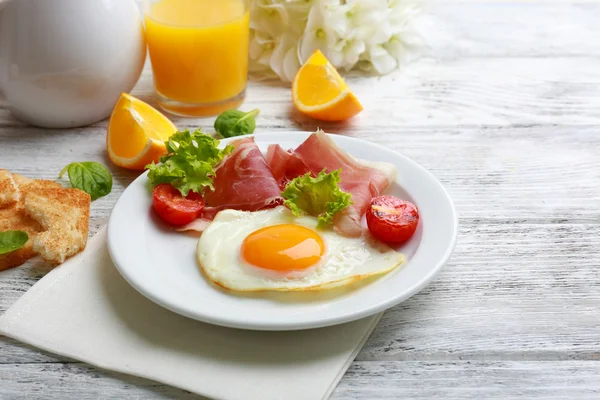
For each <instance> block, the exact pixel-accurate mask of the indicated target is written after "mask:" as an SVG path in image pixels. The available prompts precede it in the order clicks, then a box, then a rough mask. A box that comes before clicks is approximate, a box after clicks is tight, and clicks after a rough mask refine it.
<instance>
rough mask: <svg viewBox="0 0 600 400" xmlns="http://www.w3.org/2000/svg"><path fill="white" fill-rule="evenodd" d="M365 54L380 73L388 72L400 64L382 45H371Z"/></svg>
mask: <svg viewBox="0 0 600 400" xmlns="http://www.w3.org/2000/svg"><path fill="white" fill-rule="evenodd" d="M365 55H366V59H367V60H368V61H370V63H371V65H372V67H373V69H375V71H377V72H378V73H379V74H382V75H384V74H387V73H389V72H391V71H393V70H394V69H396V67H397V66H398V61H397V60H396V59H395V58H394V57H392V55H391V54H390V53H389V52H388V51H387V50H386V49H385V48H384V47H383V46H381V45H373V46H371V47H369V48H368V49H367V51H366V53H365Z"/></svg>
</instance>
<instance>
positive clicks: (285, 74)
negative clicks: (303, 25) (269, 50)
mask: <svg viewBox="0 0 600 400" xmlns="http://www.w3.org/2000/svg"><path fill="white" fill-rule="evenodd" d="M298 40H299V37H298V36H296V35H294V34H292V33H284V34H283V36H282V37H281V38H280V40H279V42H278V43H277V47H275V50H274V51H273V54H272V56H271V62H270V65H271V69H272V70H273V71H274V72H275V73H276V74H277V76H279V77H280V78H281V79H282V80H283V81H286V82H290V81H292V80H293V79H294V76H295V75H296V72H297V71H298V69H299V68H300V60H299V59H298Z"/></svg>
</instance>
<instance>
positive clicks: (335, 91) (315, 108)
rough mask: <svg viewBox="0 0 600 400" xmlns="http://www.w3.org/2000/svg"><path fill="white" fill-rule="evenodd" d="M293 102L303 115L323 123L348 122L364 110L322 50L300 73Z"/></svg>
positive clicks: (293, 90)
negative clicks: (347, 120)
mask: <svg viewBox="0 0 600 400" xmlns="http://www.w3.org/2000/svg"><path fill="white" fill-rule="evenodd" d="M292 100H293V101H294V105H295V106H296V108H297V109H298V110H299V111H300V112H302V113H303V114H306V115H308V116H309V117H312V118H315V119H319V120H322V121H344V120H346V119H348V118H351V117H353V116H355V115H356V114H358V113H359V112H361V111H362V109H363V107H362V105H361V104H360V102H359V101H358V99H357V98H356V97H355V96H354V94H353V93H352V92H351V91H350V89H349V88H348V85H347V84H346V82H344V79H342V77H341V76H340V74H338V72H337V71H336V69H335V67H334V66H333V65H331V63H330V62H329V61H328V60H327V58H326V57H325V56H324V55H323V53H321V51H320V50H316V51H315V52H314V53H313V54H312V56H310V58H309V59H308V60H306V62H305V63H304V65H303V66H302V67H301V68H300V70H299V71H298V72H297V73H296V77H295V78H294V83H293V85H292Z"/></svg>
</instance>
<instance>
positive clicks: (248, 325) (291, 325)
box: [107, 131, 459, 331]
mask: <svg viewBox="0 0 600 400" xmlns="http://www.w3.org/2000/svg"><path fill="white" fill-rule="evenodd" d="M312 133H313V132H308V131H282V132H264V133H258V134H252V135H245V136H244V137H253V138H258V139H259V140H261V136H267V135H268V136H282V135H288V136H287V137H288V138H289V135H294V136H297V137H298V139H299V140H302V138H304V139H305V138H307V137H308V136H309V135H310V134H312ZM327 135H328V136H329V137H331V138H332V139H333V140H334V141H336V142H337V140H338V138H339V140H341V141H342V142H343V141H350V142H354V143H368V144H369V146H372V147H375V148H379V149H381V150H383V151H385V152H390V151H392V152H394V153H395V156H397V157H400V158H402V159H404V161H405V162H408V163H410V164H412V166H413V167H416V168H417V169H419V170H420V172H421V173H423V174H425V175H428V177H429V178H430V180H431V181H432V182H434V183H435V185H436V186H438V189H441V192H442V193H443V195H444V200H445V201H446V202H447V205H448V206H449V208H450V211H451V214H452V216H451V217H452V218H451V220H452V223H453V227H452V228H453V229H452V237H451V239H450V242H448V244H447V246H446V249H445V252H444V254H443V256H442V257H441V258H440V259H439V260H438V261H437V263H436V264H435V266H433V267H432V268H430V270H429V272H428V273H427V274H426V275H425V276H424V277H423V278H422V279H420V280H419V281H418V282H417V283H415V284H414V285H412V286H411V287H409V289H407V290H405V291H404V292H403V294H402V295H399V296H390V297H389V298H388V299H387V300H386V301H382V302H379V303H377V304H374V305H371V306H370V307H366V308H365V309H363V310H360V311H355V312H348V313H345V314H342V315H335V316H331V317H329V318H323V319H321V320H318V321H313V320H305V321H298V322H283V323H281V322H279V323H278V322H265V323H252V322H244V321H237V322H236V321H232V320H231V319H228V318H213V317H207V316H201V315H198V313H191V312H188V311H187V310H185V309H181V308H179V307H177V306H175V305H173V304H170V303H169V302H168V301H165V300H164V299H162V298H161V297H160V296H156V295H155V294H154V293H152V292H151V291H148V290H146V288H145V287H144V286H143V285H138V284H137V282H136V281H135V279H133V278H132V277H131V276H130V275H129V272H128V270H127V268H122V267H121V266H120V265H119V262H118V261H117V258H118V256H117V255H116V254H115V252H114V250H113V245H112V244H111V243H112V240H111V237H114V235H111V231H112V229H111V227H114V226H115V223H113V220H114V215H115V213H114V210H115V209H116V208H117V206H118V205H119V203H120V202H121V201H122V199H123V195H124V194H125V192H126V191H127V190H129V186H131V185H133V184H134V183H135V182H136V181H138V180H140V179H146V176H147V174H148V171H145V172H144V173H142V174H140V176H138V177H137V178H136V179H134V180H133V181H132V182H131V183H130V184H129V185H128V186H127V187H126V188H125V189H124V190H123V193H121V195H120V196H119V199H118V200H117V201H116V202H115V205H114V206H113V208H112V210H111V213H110V216H109V219H108V224H107V247H108V252H109V255H110V258H111V260H112V262H113V264H114V266H115V268H116V269H117V270H118V271H119V273H120V274H121V276H122V277H123V278H124V279H125V280H126V281H127V283H128V284H129V285H130V286H131V287H132V288H134V289H135V290H136V291H138V292H139V293H140V294H142V295H143V296H144V297H146V298H147V299H149V300H151V301H152V302H154V303H156V304H158V305H159V306H161V307H163V308H166V309H168V310H170V311H172V312H174V313H177V314H179V315H183V316H185V317H187V318H191V319H194V320H197V321H201V322H204V323H209V324H213V325H218V326H224V327H228V328H236V329H246V330H258V331H293V330H305V329H313V328H322V327H326V326H333V325H339V324H343V323H347V322H351V321H356V320H359V319H361V318H366V317H368V316H372V315H374V314H377V313H380V312H382V311H385V310H387V309H389V308H391V307H393V306H396V305H398V304H400V303H402V302H404V301H406V300H407V299H409V298H410V297H412V296H414V295H415V294H416V293H418V292H420V291H421V290H423V289H424V288H425V287H426V286H427V285H428V284H429V283H431V281H432V280H433V279H434V278H435V276H436V275H437V274H438V273H439V272H440V271H441V269H442V268H443V267H444V265H445V264H446V263H447V262H448V260H449V259H450V257H451V255H452V253H453V252H454V249H455V247H456V242H457V237H458V226H459V220H458V214H457V212H456V207H455V206H454V202H453V201H452V198H451V197H450V194H449V193H448V191H447V190H446V188H445V187H444V185H443V184H442V183H441V182H440V181H439V180H438V179H437V178H436V177H435V176H434V175H433V174H432V173H431V172H429V171H428V170H427V169H425V168H424V167H422V166H421V165H420V164H418V163H417V162H415V161H413V160H412V159H410V158H409V157H407V156H405V155H403V154H401V153H399V152H397V151H395V150H391V149H389V148H387V147H385V146H383V145H381V144H379V143H374V142H370V141H368V140H364V139H360V138H354V137H349V136H343V135H340V134H330V133H327ZM239 138H240V137H233V138H228V139H222V140H221V143H222V144H227V143H229V142H231V141H233V140H235V139H239ZM273 139H275V141H273V142H272V143H271V144H278V142H277V141H276V138H275V137H274V138H273ZM266 140H268V139H266ZM352 155H353V156H355V157H356V155H354V154H352ZM115 229H116V228H115Z"/></svg>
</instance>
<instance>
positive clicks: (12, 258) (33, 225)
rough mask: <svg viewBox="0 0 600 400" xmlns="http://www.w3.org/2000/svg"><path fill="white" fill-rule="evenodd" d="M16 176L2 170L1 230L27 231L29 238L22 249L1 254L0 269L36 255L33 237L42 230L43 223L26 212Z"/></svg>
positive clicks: (0, 171)
mask: <svg viewBox="0 0 600 400" xmlns="http://www.w3.org/2000/svg"><path fill="white" fill-rule="evenodd" d="M14 177H15V176H14V175H12V174H11V173H10V172H8V171H6V170H0V232H4V231H9V230H21V231H24V232H27V234H28V235H29V240H28V241H27V243H25V246H23V247H21V248H20V249H17V250H15V251H11V252H10V253H7V254H0V271H4V270H5V269H8V268H12V267H17V266H19V265H21V264H23V263H24V262H25V261H27V260H28V259H30V258H31V257H33V256H35V251H34V250H33V238H34V236H35V235H36V234H37V233H38V232H39V231H41V230H42V227H41V225H40V224H39V223H38V222H37V221H35V220H34V219H33V218H31V217H29V216H28V215H27V214H26V213H25V209H24V207H23V202H22V201H21V192H20V190H19V187H18V184H17V183H16V181H15V179H14ZM23 179H27V178H23Z"/></svg>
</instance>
